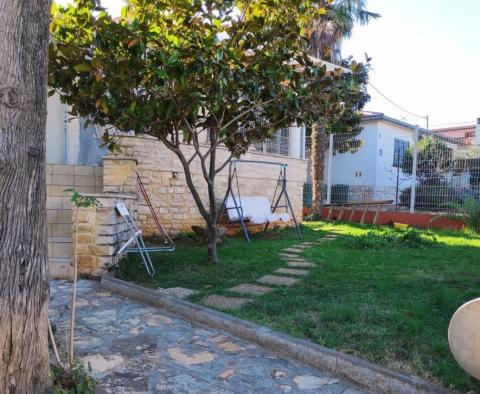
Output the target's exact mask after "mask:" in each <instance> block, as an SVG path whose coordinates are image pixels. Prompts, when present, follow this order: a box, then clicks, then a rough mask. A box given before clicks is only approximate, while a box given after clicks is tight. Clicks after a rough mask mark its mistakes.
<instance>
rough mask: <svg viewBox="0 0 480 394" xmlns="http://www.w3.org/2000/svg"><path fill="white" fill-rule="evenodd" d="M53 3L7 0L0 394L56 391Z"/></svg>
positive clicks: (1, 64)
mask: <svg viewBox="0 0 480 394" xmlns="http://www.w3.org/2000/svg"><path fill="white" fill-rule="evenodd" d="M48 24H49V1H48V0H0V54H1V55H0V76H1V79H0V393H9V394H13V393H45V392H49V391H50V388H51V386H50V379H49V360H48V339H47V338H48V337H47V335H48V329H47V307H48V293H49V290H48V273H47V225H46V183H45V127H46V116H47V46H48Z"/></svg>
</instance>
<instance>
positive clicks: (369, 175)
mask: <svg viewBox="0 0 480 394" xmlns="http://www.w3.org/2000/svg"><path fill="white" fill-rule="evenodd" d="M324 164H325V170H324V182H323V196H324V203H325V204H330V203H332V204H340V203H346V202H363V201H378V200H391V201H392V203H391V205H390V206H387V207H386V209H389V210H395V211H410V212H450V211H455V210H457V209H458V206H459V205H461V204H463V203H465V202H466V201H467V200H468V199H469V198H475V199H480V147H478V146H472V145H465V144H464V143H462V142H461V141H459V140H455V139H449V138H445V137H442V136H439V135H436V134H434V133H431V132H428V131H426V130H419V129H418V128H417V129H415V131H413V130H412V131H411V132H410V131H402V132H399V131H391V132H387V131H376V132H374V131H372V130H368V131H366V130H363V131H362V132H361V133H360V134H336V135H334V136H333V135H331V136H330V137H329V142H328V144H327V150H326V151H325V152H324ZM310 204H311V184H310V183H307V184H306V185H305V188H304V205H305V206H309V205H310Z"/></svg>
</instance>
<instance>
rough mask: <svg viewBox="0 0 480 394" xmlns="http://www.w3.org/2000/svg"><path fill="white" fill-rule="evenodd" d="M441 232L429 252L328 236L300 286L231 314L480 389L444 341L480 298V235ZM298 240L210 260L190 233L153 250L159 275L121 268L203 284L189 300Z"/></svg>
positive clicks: (270, 260) (124, 271)
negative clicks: (167, 250)
mask: <svg viewBox="0 0 480 394" xmlns="http://www.w3.org/2000/svg"><path fill="white" fill-rule="evenodd" d="M372 229H373V228H372V227H368V226H352V225H345V224H339V225H331V224H325V223H308V224H306V225H305V226H304V227H303V233H304V238H305V240H316V239H319V238H320V237H322V236H324V235H325V234H326V233H327V232H328V231H330V230H334V231H336V232H339V233H344V234H352V235H354V236H359V235H362V234H365V233H367V232H368V231H371V230H372ZM375 231H377V230H375ZM435 235H436V238H437V240H438V243H437V245H435V246H434V247H429V248H423V249H409V248H402V247H397V248H386V249H385V248H383V249H368V250H358V249H352V247H351V245H349V243H348V241H347V239H342V238H341V237H340V238H339V239H337V240H335V241H331V242H328V243H322V244H320V245H318V246H316V247H315V248H312V249H309V250H307V251H305V252H304V253H303V256H304V257H306V258H308V259H309V260H310V261H312V262H315V263H317V267H316V268H313V269H311V273H310V275H309V276H308V277H307V278H306V279H305V280H303V281H302V282H301V283H300V284H298V285H296V286H293V287H291V288H278V289H277V290H276V291H275V292H272V293H270V294H267V295H264V296H262V297H258V298H257V299H256V300H255V302H253V303H251V304H249V305H247V306H245V307H244V308H242V309H240V310H237V311H232V312H231V313H232V314H234V315H236V316H238V317H241V318H244V319H248V320H252V321H255V322H257V323H260V324H263V325H266V326H269V327H272V328H274V329H276V330H279V331H283V332H286V333H288V334H290V335H293V336H297V337H300V338H304V339H308V340H310V341H312V342H315V343H318V344H321V345H324V346H328V347H331V348H335V349H337V350H340V351H342V352H345V353H349V354H353V355H356V356H359V357H362V358H364V359H367V360H370V361H372V362H375V363H378V364H382V365H384V366H387V367H389V368H392V369H396V370H399V371H403V372H407V373H411V374H414V375H418V376H421V377H423V378H426V379H429V380H430V381H433V382H436V383H440V384H442V385H443V386H445V387H447V388H451V389H456V390H458V391H461V392H466V391H469V390H474V391H477V392H480V383H479V382H478V381H475V380H474V379H473V378H470V377H469V376H468V375H467V374H466V373H465V372H463V370H462V369H461V368H460V367H459V366H458V365H457V363H456V362H455V360H454V359H453V356H452V355H451V353H450V350H449V347H448V341H447V329H448V324H449V321H450V318H451V316H452V314H453V313H454V312H455V310H456V309H457V308H458V307H459V306H460V305H462V304H463V303H464V302H466V301H468V300H471V299H473V298H476V297H478V296H479V292H480V269H479V268H480V267H479V266H480V256H479V252H480V237H479V236H478V235H474V234H468V233H457V232H435ZM295 243H298V240H297V239H296V237H295V234H294V232H293V231H292V230H287V231H281V232H278V233H267V234H262V235H257V236H254V238H253V241H252V244H251V245H248V244H246V242H245V240H243V239H228V240H226V241H225V242H224V244H223V245H221V246H220V249H219V257H220V263H219V264H218V265H212V264H210V263H209V262H207V261H206V258H205V247H203V246H198V245H195V244H194V242H193V241H192V240H189V239H188V238H185V237H183V238H182V239H180V240H178V242H177V247H178V249H177V251H176V252H175V253H173V254H169V255H157V256H156V257H155V259H154V264H155V267H156V270H157V275H156V276H155V277H154V278H148V277H147V276H146V274H145V273H144V270H143V269H142V267H141V266H140V265H139V263H138V259H137V258H136V257H134V258H132V259H131V260H129V261H124V262H122V263H121V265H120V267H119V268H118V269H117V271H116V273H117V275H118V276H119V277H121V278H123V279H127V280H130V281H134V282H137V283H141V284H142V285H145V286H148V287H153V288H156V287H173V286H182V287H188V288H191V289H196V290H199V291H200V295H199V296H196V297H194V298H193V299H192V301H198V300H199V299H200V298H201V296H203V295H205V294H212V293H225V294H228V292H227V291H226V289H227V288H229V287H232V286H234V285H236V284H239V283H245V282H253V281H254V280H255V279H257V278H259V277H260V276H262V275H265V274H269V273H272V272H273V271H274V270H275V269H276V268H278V267H281V266H285V265H286V264H285V262H284V261H282V260H281V259H280V258H279V257H278V253H279V252H280V251H281V250H282V249H285V248H286V247H288V246H289V245H292V244H295Z"/></svg>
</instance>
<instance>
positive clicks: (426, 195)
mask: <svg viewBox="0 0 480 394" xmlns="http://www.w3.org/2000/svg"><path fill="white" fill-rule="evenodd" d="M411 195H412V188H411V187H409V188H406V189H404V190H402V192H401V194H400V201H401V203H402V205H406V206H408V205H410V198H411ZM461 201H462V199H461V197H460V195H459V194H458V193H457V192H456V191H455V189H454V188H453V187H450V186H446V185H441V184H440V185H427V184H423V185H419V186H417V187H416V188H415V208H420V209H424V210H437V209H439V208H440V209H441V208H445V206H446V205H449V204H458V203H460V202H461Z"/></svg>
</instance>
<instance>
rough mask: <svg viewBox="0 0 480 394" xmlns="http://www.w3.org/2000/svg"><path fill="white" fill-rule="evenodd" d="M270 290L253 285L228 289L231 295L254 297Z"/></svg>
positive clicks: (246, 284) (242, 284)
mask: <svg viewBox="0 0 480 394" xmlns="http://www.w3.org/2000/svg"><path fill="white" fill-rule="evenodd" d="M272 290H273V289H272V288H271V287H266V286H259V285H256V284H253V283H241V284H239V285H237V286H234V287H232V288H230V289H228V291H231V292H233V293H239V294H250V295H254V296H258V295H263V294H266V293H268V292H270V291H272Z"/></svg>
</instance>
